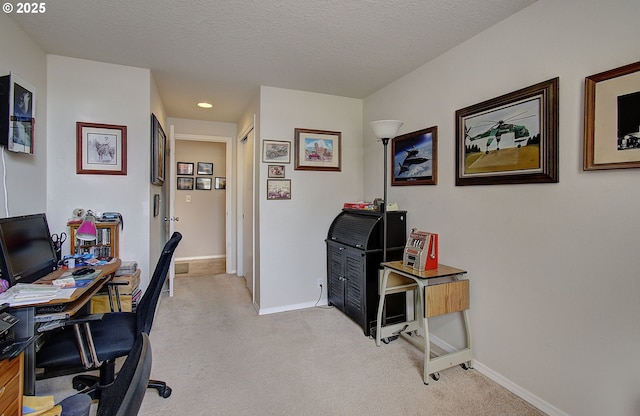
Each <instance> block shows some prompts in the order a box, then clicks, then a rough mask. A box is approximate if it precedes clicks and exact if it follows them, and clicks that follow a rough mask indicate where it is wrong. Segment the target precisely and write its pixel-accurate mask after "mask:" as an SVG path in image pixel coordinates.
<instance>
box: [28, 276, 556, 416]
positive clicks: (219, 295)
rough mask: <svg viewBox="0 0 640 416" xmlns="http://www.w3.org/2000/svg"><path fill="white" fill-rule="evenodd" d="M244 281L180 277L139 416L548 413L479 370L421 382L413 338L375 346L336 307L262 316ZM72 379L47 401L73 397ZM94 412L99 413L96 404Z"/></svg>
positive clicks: (154, 337) (456, 370)
mask: <svg viewBox="0 0 640 416" xmlns="http://www.w3.org/2000/svg"><path fill="white" fill-rule="evenodd" d="M244 283H245V282H244V279H241V278H238V277H236V276H233V275H216V276H208V277H192V278H181V279H176V280H175V287H174V290H175V292H174V294H175V296H174V297H172V298H170V297H168V296H167V295H166V294H163V298H162V299H161V302H160V306H159V310H158V314H157V317H156V320H155V322H154V327H153V330H152V331H151V345H152V350H153V370H152V372H151V377H152V378H155V379H161V380H164V381H166V382H167V383H168V384H169V385H170V386H171V387H172V388H173V394H172V396H171V397H170V398H168V399H163V398H161V397H159V396H158V394H157V393H156V392H155V390H148V392H147V395H146V396H145V399H144V402H143V404H142V409H141V410H140V413H139V414H140V415H247V416H250V415H309V416H314V415H318V416H320V415H323V416H332V415H335V416H338V415H340V416H342V415H385V416H386V415H474V416H475V415H478V416H481V415H487V416H488V415H491V416H494V415H543V413H542V412H540V411H539V410H537V409H536V408H534V407H533V406H531V405H530V404H529V403H527V402H525V401H524V400H522V399H520V398H519V397H517V396H516V395H514V394H513V393H511V392H509V391H508V390H506V389H504V388H503V387H501V386H499V385H498V384H496V383H495V382H493V381H491V380H489V379H488V378H486V377H485V376H483V375H482V374H480V373H478V372H477V371H475V370H473V369H472V370H468V371H465V370H463V369H462V368H460V367H459V366H456V367H453V368H450V369H448V370H444V371H442V372H440V380H439V381H431V382H430V384H429V385H428V386H425V385H424V384H423V383H422V354H421V353H420V351H419V350H418V349H416V348H415V347H413V346H412V345H411V344H409V343H408V342H406V341H404V340H401V339H400V340H397V341H394V342H392V343H390V344H388V345H382V346H380V347H376V345H375V341H374V340H373V339H370V338H367V337H365V336H364V334H363V333H362V330H361V329H360V327H359V326H358V325H356V324H355V323H354V322H352V321H351V320H350V319H349V318H347V317H346V316H345V315H344V314H343V313H342V312H340V311H339V310H337V309H334V308H309V309H303V310H298V311H290V312H283V313H278V314H272V315H265V316H258V315H257V313H256V311H255V309H254V307H253V305H252V304H251V298H250V294H249V292H248V291H247V289H246V288H245V286H244ZM70 378H71V377H70V376H68V377H60V378H57V379H52V380H42V381H38V384H37V386H36V388H37V390H38V394H55V395H56V399H57V400H60V399H62V398H64V397H66V396H67V395H70V394H72V393H73V391H72V390H71V389H70ZM93 407H94V408H95V405H94V406H93Z"/></svg>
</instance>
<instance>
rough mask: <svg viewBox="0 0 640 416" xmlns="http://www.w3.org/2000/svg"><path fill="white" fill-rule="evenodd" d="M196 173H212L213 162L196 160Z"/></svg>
mask: <svg viewBox="0 0 640 416" xmlns="http://www.w3.org/2000/svg"><path fill="white" fill-rule="evenodd" d="M198 175H213V163H210V162H198Z"/></svg>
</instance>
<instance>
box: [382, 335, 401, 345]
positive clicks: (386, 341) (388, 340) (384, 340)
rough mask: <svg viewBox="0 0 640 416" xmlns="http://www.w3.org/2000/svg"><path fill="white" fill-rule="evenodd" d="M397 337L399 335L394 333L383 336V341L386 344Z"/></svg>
mask: <svg viewBox="0 0 640 416" xmlns="http://www.w3.org/2000/svg"><path fill="white" fill-rule="evenodd" d="M397 339H398V335H392V336H390V337H389V338H382V342H384V343H385V344H388V343H390V342H391V341H395V340H397Z"/></svg>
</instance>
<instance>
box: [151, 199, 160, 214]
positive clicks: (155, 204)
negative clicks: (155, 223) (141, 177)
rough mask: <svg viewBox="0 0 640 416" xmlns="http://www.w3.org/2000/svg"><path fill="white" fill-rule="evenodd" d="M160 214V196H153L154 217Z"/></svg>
mask: <svg viewBox="0 0 640 416" xmlns="http://www.w3.org/2000/svg"><path fill="white" fill-rule="evenodd" d="M158 214H160V194H153V216H154V217H157V216H158Z"/></svg>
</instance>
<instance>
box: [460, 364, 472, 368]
mask: <svg viewBox="0 0 640 416" xmlns="http://www.w3.org/2000/svg"><path fill="white" fill-rule="evenodd" d="M460 367H462V369H463V370H468V369H470V368H471V365H470V364H469V363H462V364H460Z"/></svg>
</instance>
